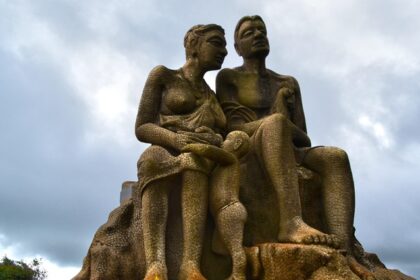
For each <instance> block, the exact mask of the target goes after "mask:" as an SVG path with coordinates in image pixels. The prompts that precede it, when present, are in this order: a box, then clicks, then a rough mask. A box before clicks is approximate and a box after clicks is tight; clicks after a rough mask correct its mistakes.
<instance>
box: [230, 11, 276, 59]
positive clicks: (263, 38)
mask: <svg viewBox="0 0 420 280" xmlns="http://www.w3.org/2000/svg"><path fill="white" fill-rule="evenodd" d="M234 39H235V49H236V52H237V53H238V54H239V55H240V56H242V57H243V58H245V59H246V58H253V57H264V58H265V57H266V56H267V55H268V53H269V52H270V45H269V43H268V38H267V29H266V27H265V23H264V21H263V19H262V18H261V17H260V16H257V15H255V16H244V17H243V18H241V19H240V20H239V22H238V24H237V25H236V28H235V35H234Z"/></svg>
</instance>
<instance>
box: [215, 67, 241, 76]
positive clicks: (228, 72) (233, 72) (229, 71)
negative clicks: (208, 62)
mask: <svg viewBox="0 0 420 280" xmlns="http://www.w3.org/2000/svg"><path fill="white" fill-rule="evenodd" d="M240 74H241V71H240V70H239V67H236V68H223V69H222V70H220V71H219V73H218V74H217V78H218V79H229V78H233V77H236V76H238V75H240Z"/></svg>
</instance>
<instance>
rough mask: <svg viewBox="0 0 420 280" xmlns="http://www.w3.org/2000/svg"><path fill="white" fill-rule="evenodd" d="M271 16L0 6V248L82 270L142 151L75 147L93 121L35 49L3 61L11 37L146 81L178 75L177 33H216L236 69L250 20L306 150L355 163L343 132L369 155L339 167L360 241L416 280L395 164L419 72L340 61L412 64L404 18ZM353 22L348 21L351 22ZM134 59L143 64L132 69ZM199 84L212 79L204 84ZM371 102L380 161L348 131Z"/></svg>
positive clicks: (407, 188)
mask: <svg viewBox="0 0 420 280" xmlns="http://www.w3.org/2000/svg"><path fill="white" fill-rule="evenodd" d="M15 3H18V4H15ZM273 3H275V2H270V1H266V2H264V3H258V4H257V3H256V2H249V3H246V2H243V1H237V2H227V3H221V2H213V3H212V4H211V5H208V3H207V2H206V1H194V2H193V1H191V3H190V5H185V4H184V5H180V4H179V1H175V0H173V1H165V2H163V3H159V7H157V6H156V5H155V4H153V1H141V3H140V2H136V1H125V2H121V3H119V2H108V3H103V2H102V1H87V2H77V3H76V2H72V1H59V2H57V1H37V2H31V3H28V2H24V1H21V2H14V3H13V4H10V3H8V4H3V3H2V4H0V5H2V8H4V9H0V13H1V15H2V16H1V17H0V22H1V23H2V24H1V26H0V40H1V41H0V43H1V45H0V65H2V66H1V75H0V111H1V116H2V117H1V118H0V129H1V131H2V137H1V138H0V154H1V157H0V178H1V179H0V187H1V194H0V221H1V223H0V234H4V235H6V241H5V242H6V243H7V244H17V243H21V244H22V246H20V248H21V250H22V252H23V253H26V254H37V253H38V254H43V255H45V256H46V257H48V258H50V259H51V260H53V261H55V262H58V263H59V264H61V265H69V264H71V265H81V261H82V258H83V256H84V254H85V253H86V251H87V247H88V245H89V243H90V241H91V239H92V237H93V234H94V232H95V230H96V229H97V227H98V226H99V225H100V224H102V223H103V222H105V220H106V217H107V215H108V213H109V212H110V211H111V210H112V209H113V208H114V207H116V206H117V204H118V195H119V189H120V184H121V182H122V181H124V180H126V179H135V174H136V170H135V164H136V160H137V157H138V155H139V154H140V152H141V150H142V149H144V147H145V145H142V144H134V143H135V142H133V140H127V143H128V144H127V145H126V146H121V145H118V144H117V143H115V142H114V141H113V140H112V139H103V138H100V139H98V140H97V141H96V142H95V143H94V144H93V145H92V144H90V146H88V144H87V143H86V139H85V137H86V132H87V131H89V129H90V128H91V127H92V126H93V124H92V119H91V118H92V116H91V112H89V111H88V107H87V106H86V104H85V103H84V102H83V101H82V100H81V99H80V98H79V97H78V95H77V94H76V91H77V88H76V87H75V85H73V84H71V82H70V81H69V77H68V76H67V75H68V71H66V67H67V66H68V65H63V64H62V63H60V61H56V60H55V59H56V57H53V56H52V54H49V53H48V51H47V50H48V48H47V47H46V46H43V45H42V44H39V45H37V46H36V47H33V46H30V45H28V46H26V47H24V48H20V49H19V52H20V53H19V55H20V56H19V55H18V56H15V54H14V53H12V52H9V50H8V48H7V46H8V43H9V41H10V42H11V43H13V42H12V41H13V39H14V36H12V35H13V32H12V31H10V30H12V29H13V28H15V27H16V26H17V27H19V28H20V29H19V31H20V32H23V33H22V34H24V35H25V34H27V35H32V36H36V33H34V31H33V30H32V29H31V28H30V27H31V23H32V21H37V23H42V24H43V25H44V27H46V28H47V29H48V30H50V31H51V32H52V33H53V34H54V36H55V37H54V40H58V42H59V43H60V46H65V48H66V49H65V50H64V54H65V52H66V51H69V50H70V51H71V52H72V53H75V54H77V53H78V52H79V51H80V50H82V49H83V48H95V47H102V46H106V47H109V48H111V49H112V50H115V51H117V52H118V53H119V54H122V55H123V56H124V57H126V58H128V59H129V61H131V62H132V63H134V64H136V65H140V66H139V68H141V70H142V71H144V72H145V73H147V72H148V71H149V70H150V69H151V68H152V67H154V66H155V64H165V65H167V66H168V67H171V68H176V67H180V66H181V63H182V62H183V60H184V50H183V46H182V40H183V36H184V33H185V32H186V31H187V29H188V28H189V27H191V26H192V25H194V24H198V23H210V22H214V23H219V24H221V25H222V26H223V27H224V28H225V30H226V36H227V41H228V50H229V55H228V57H227V59H226V61H225V65H224V67H234V66H237V65H238V64H240V63H241V60H240V59H239V57H238V56H237V55H236V53H235V51H234V49H233V39H232V38H233V29H234V27H235V24H236V22H237V20H238V19H239V18H240V17H241V16H243V15H245V14H260V15H261V16H263V17H264V18H265V20H266V22H267V24H268V28H269V30H268V32H269V37H270V43H271V54H270V56H269V59H268V66H269V67H270V68H272V69H273V70H274V71H276V72H279V73H282V74H289V75H293V76H295V77H296V78H297V79H298V81H299V82H300V85H301V89H302V96H303V102H304V108H305V113H306V117H307V124H308V130H309V135H310V136H311V138H312V140H313V142H314V144H318V145H319V144H324V145H334V146H340V147H343V148H345V149H346V150H349V151H358V149H355V148H354V146H352V143H348V142H346V141H345V140H346V139H344V138H345V136H343V134H342V131H341V130H340V129H341V128H342V127H343V126H345V127H347V128H349V129H351V132H352V133H357V134H358V135H359V136H360V137H362V138H364V139H365V142H363V143H365V144H366V145H368V146H367V147H366V149H368V150H369V151H370V153H367V154H357V155H355V154H351V159H352V158H355V160H352V165H353V171H354V176H355V180H356V183H357V184H356V190H357V195H358V200H357V216H356V227H357V234H358V237H359V239H360V241H361V242H362V243H363V244H364V246H365V247H366V249H367V250H368V251H372V252H376V253H378V255H379V257H380V258H381V259H383V260H384V261H385V262H386V263H387V264H388V263H389V264H390V265H392V266H394V265H395V266H394V267H396V268H399V269H401V270H403V271H404V272H406V273H408V274H411V275H412V276H415V277H416V276H417V277H420V271H419V270H420V269H419V267H418V265H416V261H418V260H419V255H418V253H417V250H418V249H417V248H418V247H419V245H420V244H419V241H418V239H419V238H418V236H419V234H420V232H419V226H418V225H419V223H420V221H419V218H418V217H417V216H418V215H417V213H418V210H419V208H418V206H417V204H418V203H417V202H418V199H419V192H418V182H419V181H418V178H416V177H415V176H416V175H415V174H416V170H417V169H418V164H417V165H414V166H413V163H412V162H407V161H406V160H405V159H402V158H401V157H402V156H401V153H408V152H407V151H405V148H404V147H408V146H413V145H415V144H418V139H419V132H418V129H417V123H416V121H417V120H418V119H420V115H419V110H418V107H419V106H420V100H419V97H418V91H419V88H420V86H419V83H418V81H417V80H418V79H416V77H417V76H418V74H419V69H417V70H416V69H415V67H414V68H413V69H399V68H398V67H397V68H398V69H396V68H395V69H394V68H393V67H394V66H395V65H394V64H392V63H396V64H398V62H399V61H398V58H395V57H393V58H390V61H391V62H392V63H391V64H381V62H380V61H379V62H377V61H376V62H375V63H376V64H375V63H372V64H363V63H361V62H360V57H358V55H360V53H359V52H364V51H369V48H368V47H366V46H364V45H362V46H361V47H360V46H359V47H360V50H356V49H353V50H352V51H349V50H348V49H346V48H345V46H347V45H348V44H350V43H354V42H356V41H357V42H359V40H360V42H363V39H365V37H364V36H368V35H371V34H374V35H375V36H378V37H379V38H386V40H384V42H388V43H395V44H396V45H398V46H404V51H406V52H407V53H408V54H412V53H413V52H414V53H415V51H416V50H417V49H418V46H419V40H418V39H416V38H414V37H416V36H413V34H416V32H417V29H415V28H414V26H418V24H417V23H418V19H417V17H414V16H413V15H412V12H410V9H411V8H410V7H409V6H405V5H403V4H401V6H398V7H399V9H396V8H395V6H394V4H392V3H394V2H392V1H391V2H389V1H388V2H387V3H386V4H384V3H383V2H377V1H376V2H369V3H368V4H363V3H362V2H357V1H356V2H354V6H355V10H350V13H349V14H347V15H345V14H343V15H342V16H343V20H340V19H339V18H334V17H331V18H330V19H333V21H330V22H329V23H331V22H332V23H334V24H336V25H337V29H335V28H333V27H335V25H332V26H331V28H326V27H328V26H325V25H322V24H323V21H322V18H312V17H311V14H308V8H307V7H305V5H306V4H305V3H306V2H299V1H298V2H296V1H282V3H281V5H282V6H281V7H282V9H284V10H285V11H288V13H280V14H279V12H281V11H283V10H278V9H274V8H275V7H277V6H275V5H273ZM276 3H277V2H276ZM372 3H373V4H372ZM395 3H396V2H395ZM408 3H411V2H410V1H405V4H407V5H408ZM391 4H392V5H391ZM268 5H271V6H268ZM334 5H338V4H334ZM334 5H332V7H335V6H334ZM340 5H341V4H340ZM395 5H397V4H395ZM398 5H400V4H398ZM338 6H339V5H338ZM267 7H271V10H270V9H268V8H267ZM273 7H274V8H273ZM378 7H380V9H378ZM325 9H327V8H325ZM303 10H304V11H305V12H302V11H303ZM344 10H345V9H344ZM344 10H343V11H341V12H342V13H344ZM354 11H358V13H357V14H352V12H354ZM330 12H331V11H330ZM276 13H277V15H276ZM332 14H334V13H332ZM280 15H281V16H280ZM367 15H369V17H368V16H367ZM314 16H315V15H314ZM14 20H15V21H17V22H14ZM334 20H336V22H335V21H334ZM294 23H295V24H296V25H293V24H294ZM352 23H354V24H355V25H356V24H358V25H357V26H356V27H354V26H353V25H352ZM7 24H9V26H10V27H9V28H7V27H5V26H8V25H7ZM12 25H13V28H12ZM283 28H284V29H283ZM286 28H290V29H286ZM323 28H325V29H323ZM363 28H365V29H366V30H363ZM8 29H10V30H8ZM358 29H360V30H359V31H360V32H358ZM13 31H14V29H13ZM362 31H363V32H362ZM25 32H27V33H25ZM366 38H367V39H368V37H366ZM340 40H341V41H340ZM45 43H48V42H45ZM351 46H352V47H354V48H356V47H357V46H358V45H357V44H355V45H354V46H353V45H351ZM67 48H68V49H67ZM413 50H414V51H413ZM404 54H405V53H404ZM143 57H147V58H149V60H147V62H146V63H145V62H144V61H145V60H143V59H142V58H143ZM361 57H362V58H363V57H364V56H363V55H361ZM353 60H355V61H353ZM353 62H354V63H353ZM417 62H418V59H417ZM404 63H406V62H404ZM404 63H401V65H403V66H404V65H405V64H404ZM415 63H416V61H414V64H415ZM397 66H398V65H397ZM405 70H407V71H405ZM408 70H410V71H408ZM115 71H119V69H115ZM209 76H211V79H212V78H214V74H211V75H209ZM355 77H357V79H356V78H355ZM94 78H95V77H92V79H94ZM145 78H146V77H138V83H136V86H138V92H133V93H132V94H131V93H130V99H131V100H132V102H133V104H135V105H134V106H137V103H138V98H139V92H140V90H141V87H142V84H143V82H144V79H145ZM358 83H359V84H358ZM358 86H360V87H361V88H362V89H365V91H361V90H360V88H359V87H358ZM3 93H6V94H3ZM364 94H365V95H366V96H364ZM368 97H369V98H368ZM364 100H368V101H364ZM371 100H375V101H377V100H379V101H378V102H379V103H380V104H381V105H383V106H384V108H385V109H386V110H388V111H389V112H391V114H390V115H386V114H382V115H381V113H378V114H377V115H375V117H377V116H381V117H382V119H381V120H382V121H383V122H384V125H385V126H386V128H387V129H389V130H390V132H391V133H392V135H393V137H394V138H395V142H396V145H395V146H394V147H392V148H390V149H388V150H383V151H380V150H379V148H378V147H376V146H375V145H377V144H376V143H375V139H373V138H372V139H371V138H369V137H371V136H369V135H367V133H366V132H364V131H363V130H362V129H361V128H360V127H358V124H357V120H356V118H357V117H358V116H355V115H354V112H355V111H352V109H354V108H356V109H359V108H360V106H365V107H363V110H366V111H369V109H370V108H371V107H370V106H371V105H372V104H370V102H371ZM363 102H364V103H365V104H364V105H363ZM365 108H366V109H365ZM363 110H359V111H357V112H358V113H359V112H360V111H363ZM134 117H135V116H132V118H130V119H127V121H126V125H127V127H129V128H127V131H128V130H130V131H131V130H132V127H133V122H134ZM130 135H132V134H130ZM132 137H133V139H134V135H132ZM366 139H367V140H366ZM134 141H135V140H134ZM413 155H415V153H413ZM417 155H418V153H417ZM372 161H374V163H372ZM412 161H413V162H414V161H415V159H413V160H412ZM390 205H392V207H390ZM402 232H403V233H404V234H403V237H401V235H402ZM417 263H418V262H417Z"/></svg>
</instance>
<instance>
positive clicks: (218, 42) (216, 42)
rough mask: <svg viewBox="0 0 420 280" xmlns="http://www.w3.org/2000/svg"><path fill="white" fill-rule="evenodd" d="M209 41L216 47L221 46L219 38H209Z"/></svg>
mask: <svg viewBox="0 0 420 280" xmlns="http://www.w3.org/2000/svg"><path fill="white" fill-rule="evenodd" d="M210 43H211V44H212V45H213V46H216V47H222V46H223V43H222V42H220V41H219V40H211V41H210Z"/></svg>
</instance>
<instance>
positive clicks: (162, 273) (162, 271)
mask: <svg viewBox="0 0 420 280" xmlns="http://www.w3.org/2000/svg"><path fill="white" fill-rule="evenodd" d="M167 274H168V273H167V269H166V265H164V264H163V263H161V262H154V263H152V264H151V265H150V266H149V268H148V269H147V272H146V276H144V280H167V279H168V275H167Z"/></svg>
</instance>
